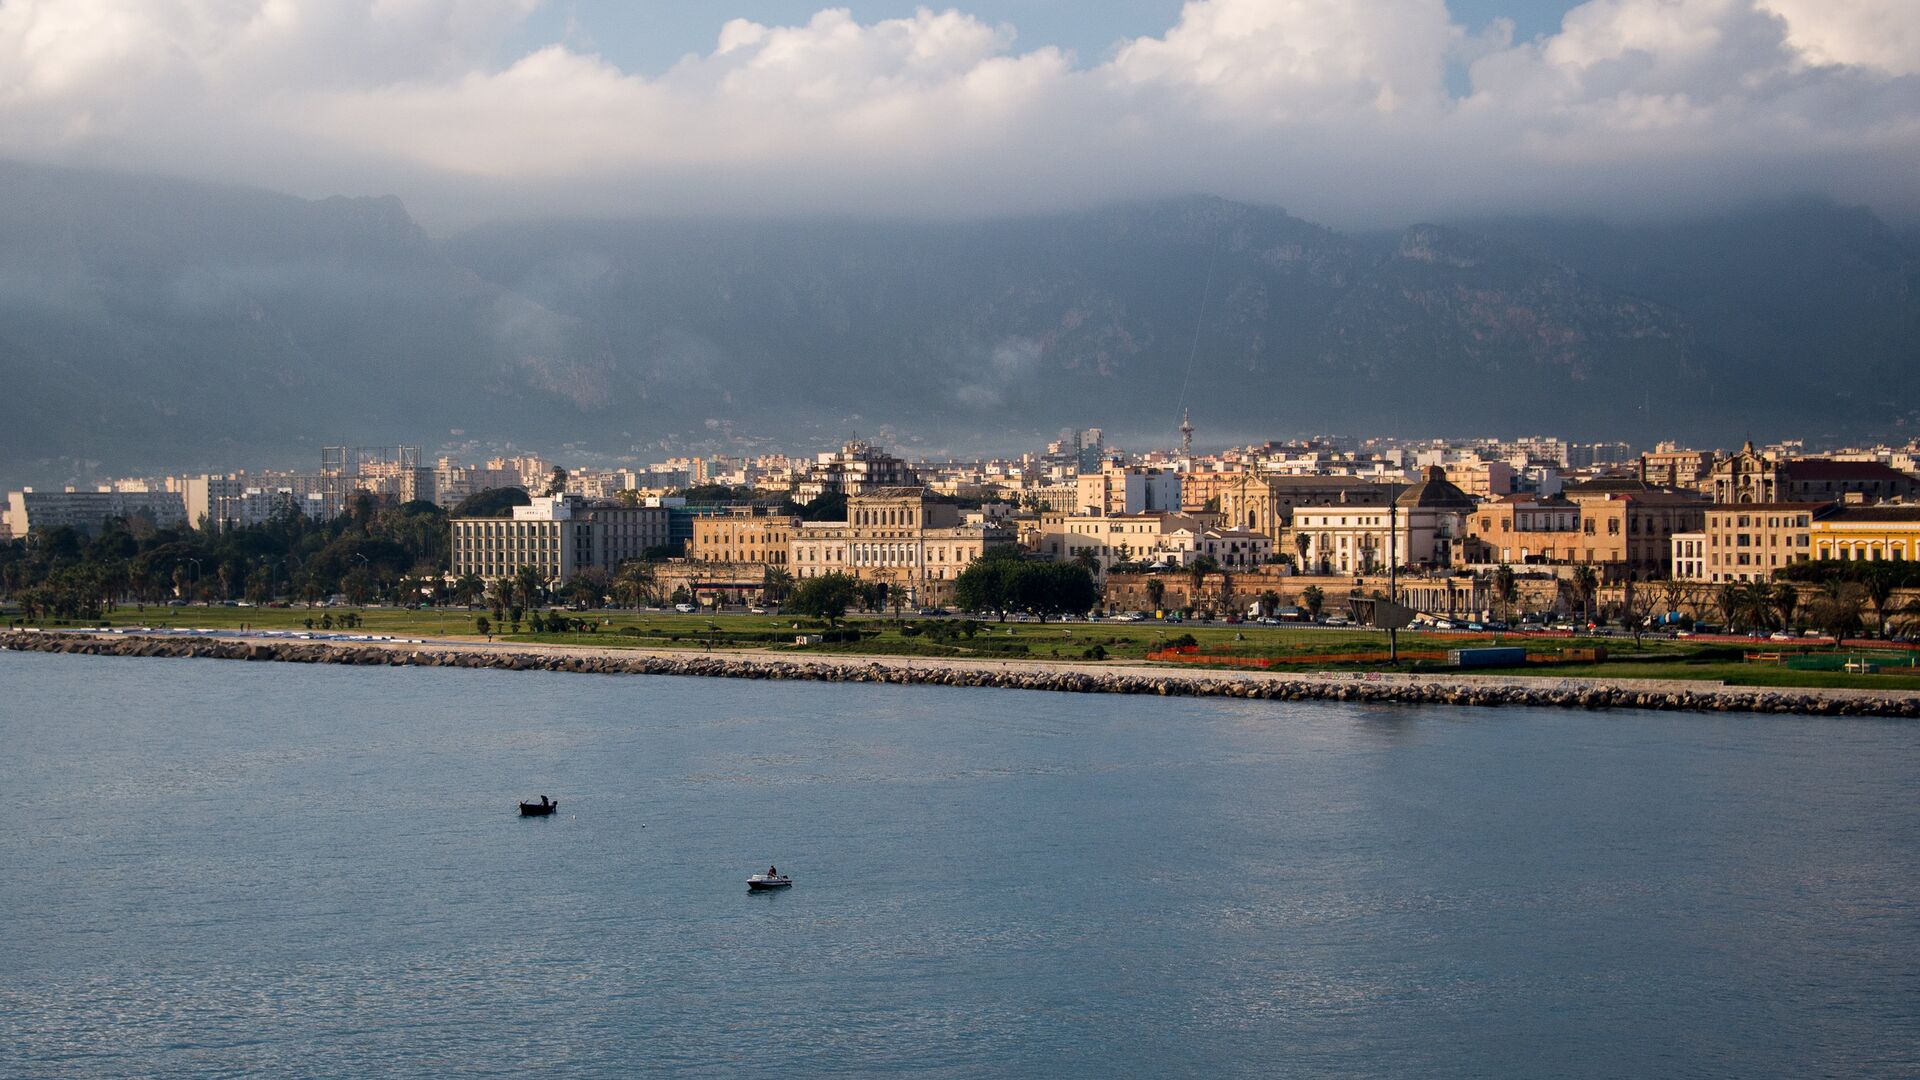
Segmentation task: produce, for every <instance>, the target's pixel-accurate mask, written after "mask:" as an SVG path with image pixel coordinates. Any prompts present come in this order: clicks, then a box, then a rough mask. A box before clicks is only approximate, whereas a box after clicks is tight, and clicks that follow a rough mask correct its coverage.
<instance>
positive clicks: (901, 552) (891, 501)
mask: <svg viewBox="0 0 1920 1080" xmlns="http://www.w3.org/2000/svg"><path fill="white" fill-rule="evenodd" d="M1013 543H1014V535H1013V532H1012V530H1011V529H1009V528H1006V527H1004V526H1001V525H999V524H990V523H984V522H983V523H981V524H967V523H965V522H963V521H962V520H961V515H960V511H959V508H958V507H955V506H953V505H951V504H948V503H942V502H936V501H934V499H933V498H932V496H931V495H930V494H929V493H928V491H927V489H925V488H921V487H897V488H880V489H876V490H873V491H869V492H867V493H865V494H861V495H855V496H853V497H851V498H849V499H848V500H847V520H845V521H803V522H800V523H799V524H798V525H797V526H795V528H794V531H793V538H792V539H791V540H790V541H788V558H787V562H788V565H789V566H790V567H791V572H792V574H793V576H794V577H795V578H796V579H799V580H804V579H806V578H812V577H820V576H821V575H823V574H833V573H840V574H847V575H850V576H852V577H854V578H857V579H858V580H860V581H871V582H875V583H879V584H884V585H886V586H887V587H888V589H889V590H890V592H891V593H892V595H893V596H894V597H897V598H900V600H901V602H902V603H904V604H914V605H918V604H946V603H948V602H950V601H951V599H952V596H953V582H954V579H956V578H958V577H959V576H960V572H961V571H963V570H965V569H966V568H967V567H968V566H969V565H971V564H972V562H973V560H975V559H977V558H979V557H980V556H981V555H982V554H983V553H984V552H986V551H988V550H990V549H992V548H996V547H1003V546H1011V545H1012V544H1013Z"/></svg>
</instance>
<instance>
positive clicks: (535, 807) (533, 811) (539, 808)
mask: <svg viewBox="0 0 1920 1080" xmlns="http://www.w3.org/2000/svg"><path fill="white" fill-rule="evenodd" d="M558 809H560V804H559V803H558V802H550V801H548V799H547V797H546V796H545V795H542V796H540V801H539V802H523V803H521V804H520V816H521V817H549V816H551V815H552V814H553V812H554V811H555V810H558Z"/></svg>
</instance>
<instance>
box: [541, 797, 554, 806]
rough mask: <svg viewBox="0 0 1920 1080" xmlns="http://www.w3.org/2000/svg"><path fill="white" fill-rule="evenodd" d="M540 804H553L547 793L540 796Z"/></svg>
mask: <svg viewBox="0 0 1920 1080" xmlns="http://www.w3.org/2000/svg"><path fill="white" fill-rule="evenodd" d="M540 805H541V806H552V805H553V804H552V803H550V802H548V801H547V797H546V796H545V795H542V796H540Z"/></svg>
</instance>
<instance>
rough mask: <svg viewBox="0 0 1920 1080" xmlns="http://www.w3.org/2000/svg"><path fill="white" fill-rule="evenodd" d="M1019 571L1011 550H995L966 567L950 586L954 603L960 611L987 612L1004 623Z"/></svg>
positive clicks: (1015, 553)
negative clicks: (958, 606) (1015, 578)
mask: <svg viewBox="0 0 1920 1080" xmlns="http://www.w3.org/2000/svg"><path fill="white" fill-rule="evenodd" d="M1019 568H1020V554H1019V552H1017V551H1014V550H1013V549H1011V548H995V549H993V550H992V551H988V552H986V553H984V554H982V555H981V556H980V557H979V558H977V559H975V560H973V562H971V563H969V564H967V568H966V569H965V570H962V571H960V576H959V577H957V578H955V579H954V582H953V599H954V603H956V604H958V605H960V609H961V610H962V611H991V612H993V613H995V614H996V615H997V616H999V618H1000V620H1001V621H1002V622H1004V621H1006V617H1007V609H1008V608H1009V607H1011V606H1012V603H1013V577H1014V574H1015V573H1016V572H1017V571H1018V570H1019Z"/></svg>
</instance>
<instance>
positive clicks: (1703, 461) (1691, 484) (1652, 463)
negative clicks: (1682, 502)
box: [1640, 444, 1715, 491]
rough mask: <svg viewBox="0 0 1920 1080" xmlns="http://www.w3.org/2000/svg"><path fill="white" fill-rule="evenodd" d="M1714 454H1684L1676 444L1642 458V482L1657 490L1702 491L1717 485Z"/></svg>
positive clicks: (1697, 451) (1706, 452) (1700, 451)
mask: <svg viewBox="0 0 1920 1080" xmlns="http://www.w3.org/2000/svg"><path fill="white" fill-rule="evenodd" d="M1714 458H1715V454H1714V452H1713V451H1711V450H1681V449H1678V448H1676V447H1674V446H1673V445H1672V444H1668V445H1666V446H1663V447H1660V448H1659V449H1656V450H1653V451H1651V452H1649V453H1645V454H1642V455H1640V479H1642V480H1645V481H1646V482H1647V483H1649V484H1652V485H1654V486H1656V487H1669V488H1689V489H1691V490H1695V491H1698V490H1700V489H1701V488H1703V487H1712V485H1713V463H1714Z"/></svg>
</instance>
